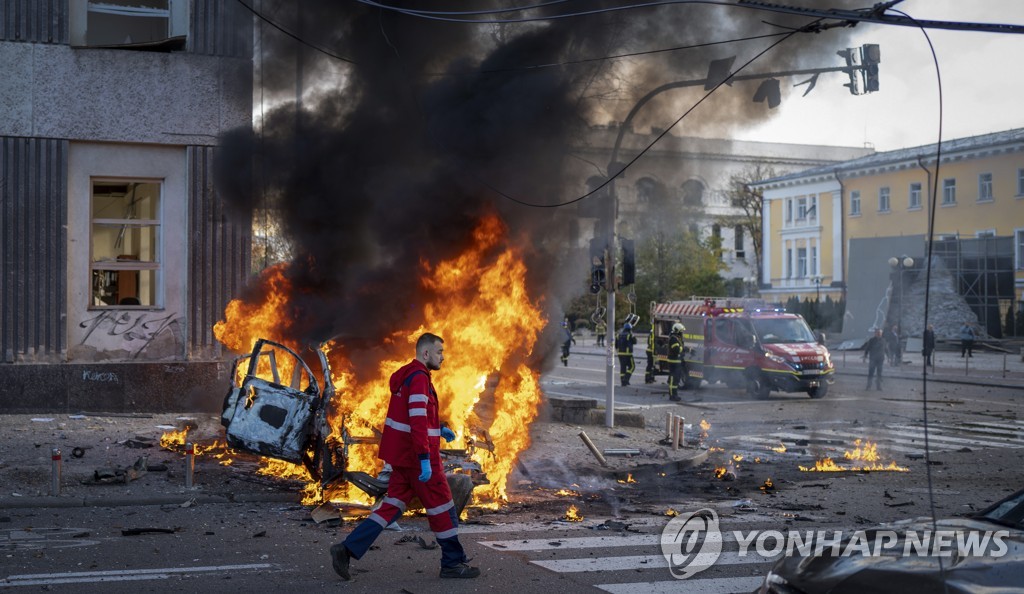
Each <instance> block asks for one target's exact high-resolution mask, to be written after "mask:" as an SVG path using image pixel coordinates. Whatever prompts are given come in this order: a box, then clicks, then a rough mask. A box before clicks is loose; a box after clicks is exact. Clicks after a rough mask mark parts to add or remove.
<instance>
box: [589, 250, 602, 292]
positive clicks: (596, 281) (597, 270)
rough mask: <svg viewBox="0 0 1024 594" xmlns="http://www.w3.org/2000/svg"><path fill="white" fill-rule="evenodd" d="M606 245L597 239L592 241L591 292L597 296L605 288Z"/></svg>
mask: <svg viewBox="0 0 1024 594" xmlns="http://www.w3.org/2000/svg"><path fill="white" fill-rule="evenodd" d="M604 281H605V269H604V244H602V243H601V242H600V241H598V240H597V239H591V240H590V292H591V293H593V294H595V295H597V294H598V293H600V292H601V287H603V286H604Z"/></svg>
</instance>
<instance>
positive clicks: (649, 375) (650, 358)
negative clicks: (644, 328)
mask: <svg viewBox="0 0 1024 594" xmlns="http://www.w3.org/2000/svg"><path fill="white" fill-rule="evenodd" d="M644 351H645V352H646V353H647V369H645V370H644V383H645V384H653V383H654V322H651V333H650V334H648V335H647V348H646V349H644Z"/></svg>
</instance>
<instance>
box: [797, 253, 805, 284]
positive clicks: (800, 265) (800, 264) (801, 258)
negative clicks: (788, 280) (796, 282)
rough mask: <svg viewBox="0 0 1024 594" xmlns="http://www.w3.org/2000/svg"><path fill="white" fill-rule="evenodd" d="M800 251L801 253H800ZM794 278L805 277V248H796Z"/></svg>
mask: <svg viewBox="0 0 1024 594" xmlns="http://www.w3.org/2000/svg"><path fill="white" fill-rule="evenodd" d="M801 253H802V255H801ZM796 278H807V248H806V247H798V248H796Z"/></svg>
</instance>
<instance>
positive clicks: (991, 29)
mask: <svg viewBox="0 0 1024 594" xmlns="http://www.w3.org/2000/svg"><path fill="white" fill-rule="evenodd" d="M898 1H899V0H897V2H886V3H884V4H879V5H876V6H874V7H872V8H865V9H861V10H841V9H837V8H829V9H820V8H801V7H796V6H783V5H781V4H770V3H768V2H758V1H757V0H739V3H738V4H736V6H742V7H744V8H752V9H756V10H766V11H770V12H781V13H785V14H798V15H801V16H806V17H817V18H825V19H839V20H844V21H854V22H861V23H876V24H879V25H898V26H901V27H914V28H915V29H949V30H953V31H981V32H985V33H1013V34H1016V35H1021V34H1024V25H1001V24H998V23H965V22H959V21H928V20H921V19H913V18H910V17H907V16H903V15H902V14H899V15H892V14H885V10H887V9H888V8H889V7H891V6H893V5H895V4H897V3H898Z"/></svg>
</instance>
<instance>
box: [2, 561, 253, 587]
mask: <svg viewBox="0 0 1024 594" xmlns="http://www.w3.org/2000/svg"><path fill="white" fill-rule="evenodd" d="M271 567H273V565H271V564H269V563H252V564H248V565H207V566H200V567H161V568H154V569H131V570H125V569H111V570H107V571H71V572H66V573H31V574H22V575H9V576H7V577H6V578H4V579H2V580H0V587H10V586H39V585H46V584H82V583H94V582H131V581H138V580H166V579H169V578H170V577H171V576H172V575H181V574H186V573H201V572H214V571H251V570H256V569H269V568H271Z"/></svg>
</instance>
